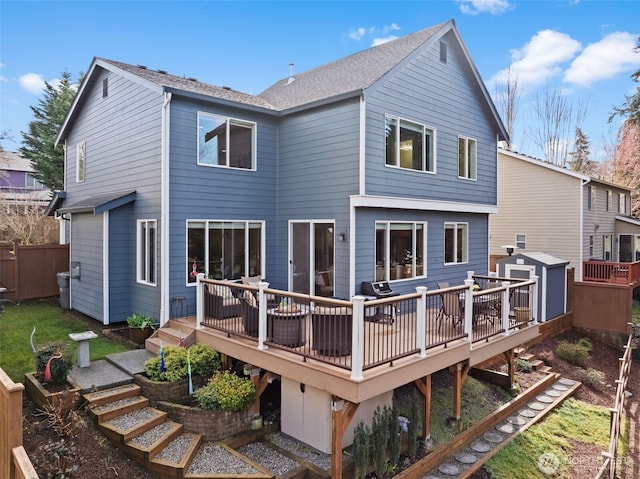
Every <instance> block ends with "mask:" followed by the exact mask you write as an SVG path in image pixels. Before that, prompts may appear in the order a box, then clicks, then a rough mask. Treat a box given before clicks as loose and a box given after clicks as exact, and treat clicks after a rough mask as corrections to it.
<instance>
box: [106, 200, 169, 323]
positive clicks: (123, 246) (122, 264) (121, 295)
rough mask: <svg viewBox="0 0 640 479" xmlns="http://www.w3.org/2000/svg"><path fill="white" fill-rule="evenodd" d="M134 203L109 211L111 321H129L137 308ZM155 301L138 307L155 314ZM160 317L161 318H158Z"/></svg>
mask: <svg viewBox="0 0 640 479" xmlns="http://www.w3.org/2000/svg"><path fill="white" fill-rule="evenodd" d="M132 213H133V205H131V204H129V205H125V206H122V207H120V208H116V209H114V210H112V211H110V212H109V246H110V251H111V253H110V255H109V267H110V268H109V318H110V322H112V323H117V322H121V321H125V320H126V319H127V316H129V315H130V314H131V312H132V310H133V308H132V306H131V300H132V298H131V297H130V295H129V290H130V288H131V285H130V278H132V277H134V278H135V274H136V254H135V239H134V238H133V235H131V234H130V225H131V215H132ZM156 309H157V306H156V305H155V304H149V303H147V304H142V303H137V304H136V307H135V310H136V311H139V312H141V313H143V314H149V315H151V314H154V313H155V311H156ZM156 319H157V317H156Z"/></svg>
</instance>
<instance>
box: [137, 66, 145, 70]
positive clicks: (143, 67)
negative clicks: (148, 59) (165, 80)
mask: <svg viewBox="0 0 640 479" xmlns="http://www.w3.org/2000/svg"><path fill="white" fill-rule="evenodd" d="M137 66H138V68H142V69H143V70H146V69H147V67H146V65H137Z"/></svg>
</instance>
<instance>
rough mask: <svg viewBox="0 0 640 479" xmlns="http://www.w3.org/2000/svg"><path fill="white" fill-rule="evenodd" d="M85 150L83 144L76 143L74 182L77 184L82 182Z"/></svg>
mask: <svg viewBox="0 0 640 479" xmlns="http://www.w3.org/2000/svg"><path fill="white" fill-rule="evenodd" d="M85 150H86V147H85V143H84V142H82V143H78V146H77V147H76V181H77V182H78V183H79V182H81V181H84V176H85V166H86V159H85Z"/></svg>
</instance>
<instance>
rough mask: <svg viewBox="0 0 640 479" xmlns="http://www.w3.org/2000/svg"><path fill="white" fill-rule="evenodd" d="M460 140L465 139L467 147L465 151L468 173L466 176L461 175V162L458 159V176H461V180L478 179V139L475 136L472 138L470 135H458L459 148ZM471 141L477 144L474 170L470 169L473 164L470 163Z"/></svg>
mask: <svg viewBox="0 0 640 479" xmlns="http://www.w3.org/2000/svg"><path fill="white" fill-rule="evenodd" d="M460 140H464V148H465V151H464V156H465V162H464V166H465V171H464V172H465V173H466V176H460V163H459V159H458V178H460V179H461V180H468V181H478V140H476V139H475V138H471V137H470V136H463V135H458V150H459V149H460ZM469 141H473V142H474V143H475V144H476V158H475V162H474V164H473V171H470V170H471V165H470V164H469V163H470V159H469ZM458 155H460V151H458ZM458 158H459V156H458Z"/></svg>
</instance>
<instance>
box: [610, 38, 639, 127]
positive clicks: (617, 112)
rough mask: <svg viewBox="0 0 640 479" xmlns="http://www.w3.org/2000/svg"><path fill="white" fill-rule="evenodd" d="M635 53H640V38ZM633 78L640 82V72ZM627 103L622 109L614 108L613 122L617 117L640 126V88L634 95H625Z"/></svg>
mask: <svg viewBox="0 0 640 479" xmlns="http://www.w3.org/2000/svg"><path fill="white" fill-rule="evenodd" d="M633 51H634V52H636V53H640V37H638V39H637V40H636V47H635V48H634V49H633ZM631 78H632V79H633V81H635V82H640V70H636V71H635V73H633V74H632V75H631ZM625 99H626V101H625V102H624V104H623V105H622V106H621V107H614V108H613V113H612V114H611V115H610V116H609V121H610V122H611V121H612V120H613V119H614V118H615V117H616V116H622V117H625V118H626V119H627V120H628V121H630V122H631V123H633V124H635V125H640V87H636V92H635V94H633V95H625Z"/></svg>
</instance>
